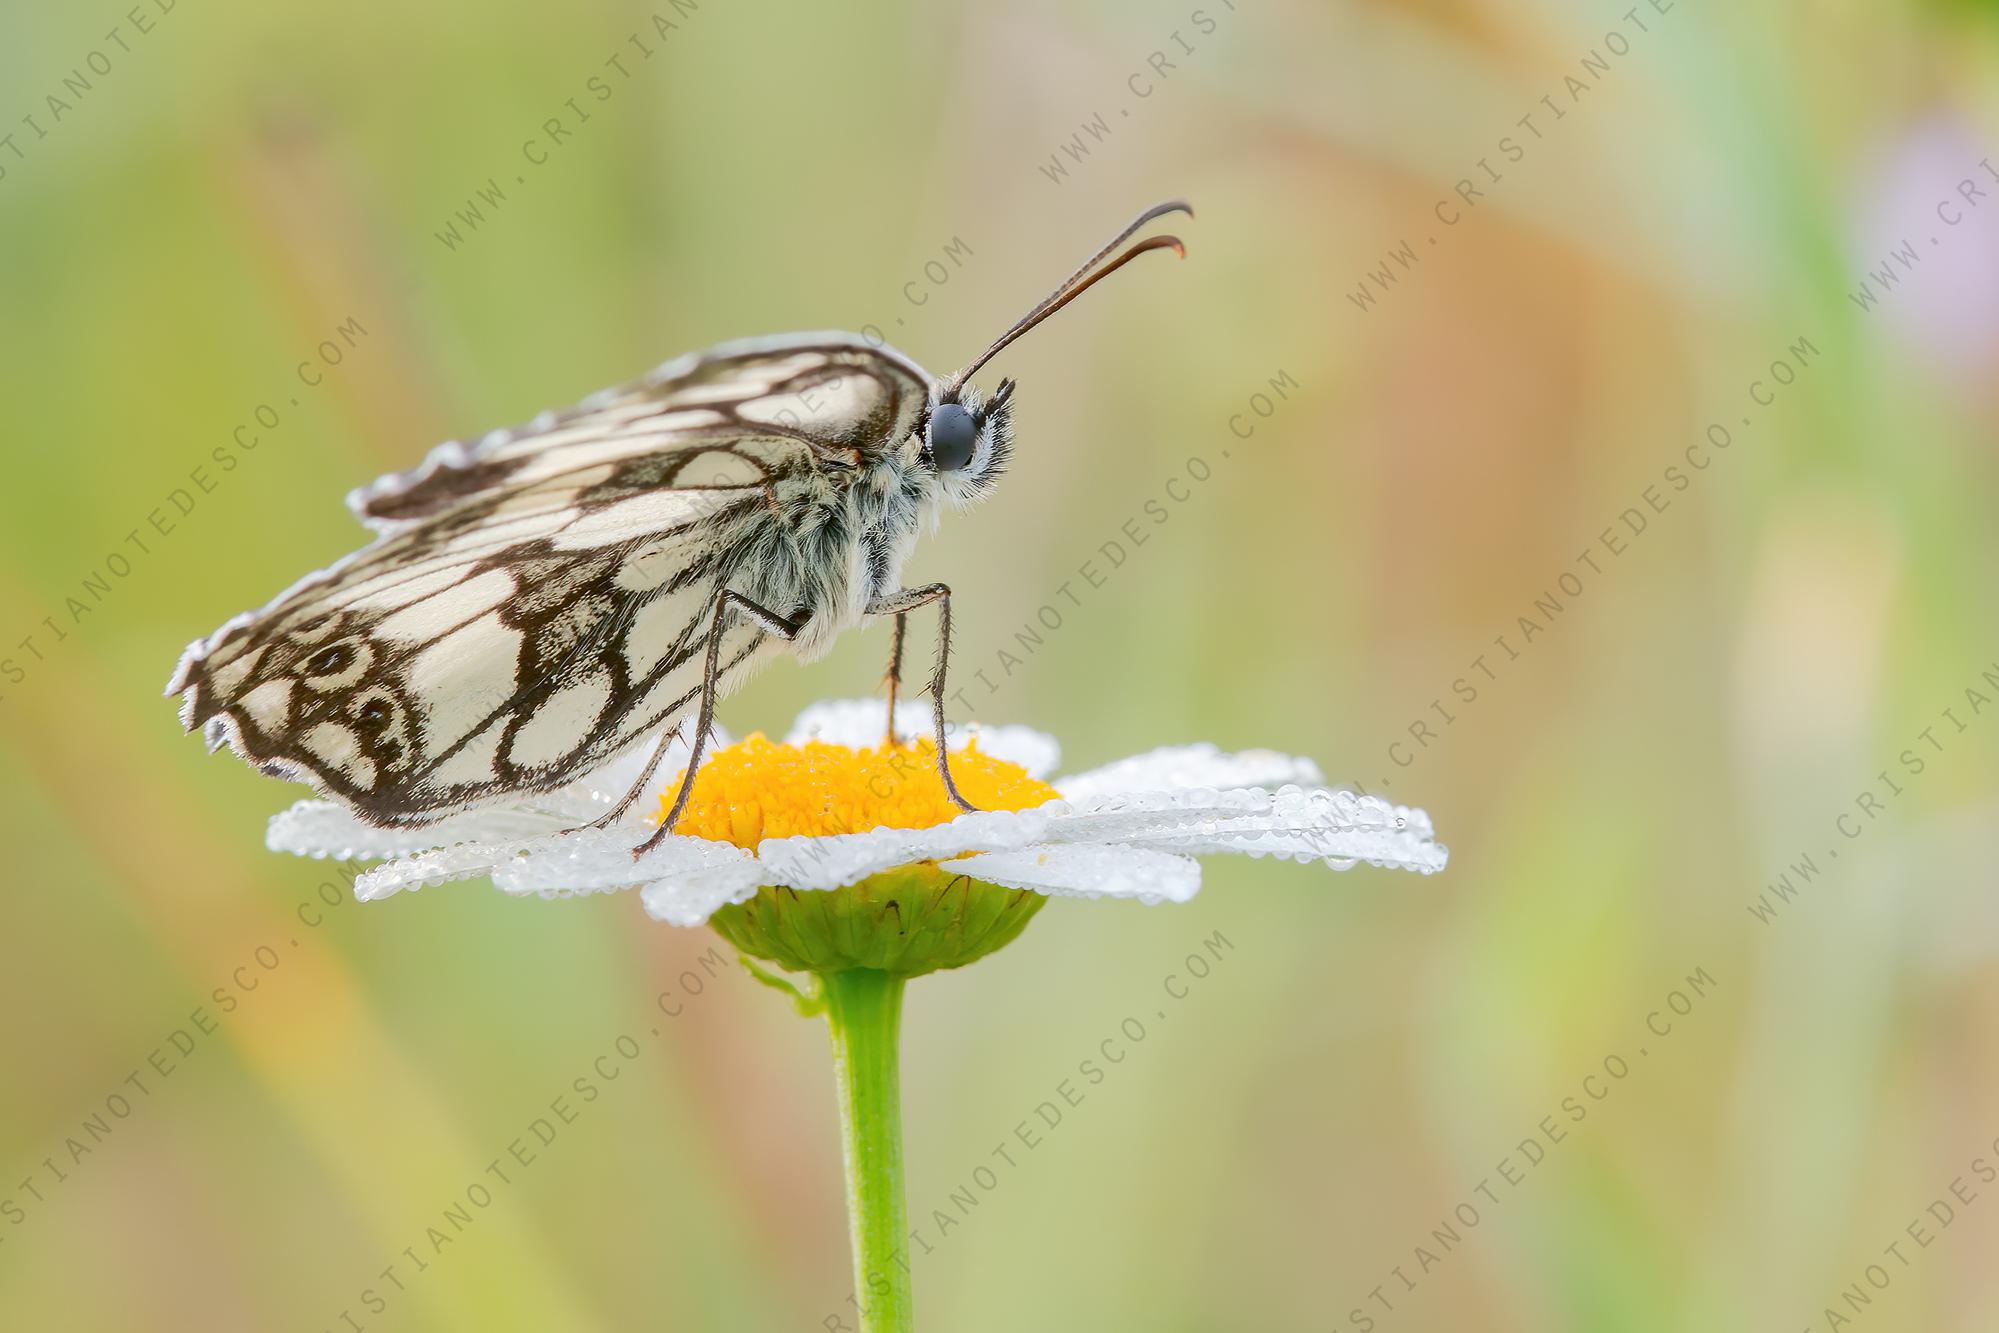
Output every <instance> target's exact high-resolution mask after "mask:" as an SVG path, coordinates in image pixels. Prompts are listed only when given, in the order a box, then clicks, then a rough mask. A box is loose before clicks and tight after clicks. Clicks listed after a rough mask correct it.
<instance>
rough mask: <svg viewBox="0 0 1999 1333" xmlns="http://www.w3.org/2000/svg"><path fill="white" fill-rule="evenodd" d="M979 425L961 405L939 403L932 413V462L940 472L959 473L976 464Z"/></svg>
mask: <svg viewBox="0 0 1999 1333" xmlns="http://www.w3.org/2000/svg"><path fill="white" fill-rule="evenodd" d="M978 442H979V426H978V423H977V422H975V421H973V420H972V414H971V413H970V412H967V411H966V410H965V409H964V407H963V406H962V405H960V404H958V403H939V404H938V405H937V406H936V407H934V408H932V409H931V411H930V461H931V463H932V464H933V465H934V466H935V467H936V469H937V470H938V471H939V472H956V471H957V470H958V469H959V468H962V467H964V466H965V465H966V464H967V463H969V462H971V461H972V452H973V450H974V449H975V448H976V447H977V446H978Z"/></svg>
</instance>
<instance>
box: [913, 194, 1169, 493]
mask: <svg viewBox="0 0 1999 1333" xmlns="http://www.w3.org/2000/svg"><path fill="white" fill-rule="evenodd" d="M1164 213H1185V214H1187V215H1188V216H1189V217H1191V216H1193V213H1194V210H1193V209H1191V208H1189V207H1188V206H1187V205H1186V204H1184V203H1182V202H1180V201H1178V200H1173V201H1171V202H1168V203H1164V204H1155V205H1153V206H1152V207H1151V208H1148V209H1146V210H1145V211H1144V212H1143V213H1140V214H1139V215H1138V216H1137V217H1136V218H1134V219H1133V220H1132V222H1131V224H1130V225H1129V226H1127V227H1126V228H1125V229H1124V230H1123V231H1121V232H1119V233H1118V234H1117V235H1116V236H1114V237H1112V238H1111V240H1110V242H1109V243H1108V244H1106V245H1104V246H1103V247H1102V248H1100V249H1099V250H1098V251H1097V252H1096V253H1095V254H1093V255H1091V256H1090V257H1089V258H1088V259H1087V260H1085V261H1084V262H1083V266H1082V267H1081V268H1079V269H1077V270H1076V271H1075V272H1074V273H1071V274H1070V275H1069V276H1068V277H1067V278H1064V279H1063V280H1062V282H1061V284H1060V285H1058V286H1057V287H1056V288H1055V290H1054V291H1052V292H1050V293H1049V294H1048V295H1047V296H1046V297H1045V298H1044V299H1043V300H1042V301H1041V303H1040V304H1039V305H1037V306H1035V307H1034V309H1032V310H1030V311H1028V312H1027V313H1026V314H1025V315H1023V316H1021V317H1020V318H1019V319H1018V320H1016V321H1015V322H1014V325H1013V327H1012V328H1010V329H1008V330H1007V331H1006V332H1005V333H1002V334H1001V335H1000V336H999V338H998V339H997V340H995V341H994V343H993V345H992V346H991V347H988V348H987V349H986V350H985V351H983V352H981V353H980V354H979V355H978V357H977V358H976V359H975V360H973V362H972V363H971V364H970V365H968V366H966V367H965V368H964V369H963V370H961V371H959V372H958V373H957V374H955V375H953V376H952V377H951V378H950V379H948V380H945V381H944V382H943V383H941V384H939V385H937V386H936V387H935V388H933V389H932V390H931V394H930V403H929V406H928V407H927V408H926V409H925V413H924V419H923V424H922V433H923V448H922V453H921V460H922V463H923V465H924V466H925V467H927V468H929V469H930V470H931V472H932V473H933V474H935V476H936V478H937V484H938V486H939V488H940V489H941V490H942V491H943V492H944V494H945V495H946V496H948V497H950V498H951V499H952V500H954V501H956V502H957V503H959V504H961V505H963V504H970V503H972V502H973V501H975V500H978V499H981V498H983V497H984V495H985V494H986V492H987V491H988V490H990V489H991V488H992V485H993V483H994V482H995V481H997V480H998V479H999V474H1000V473H1001V471H1003V470H1004V469H1005V467H1006V460H1007V455H1008V454H1010V453H1011V452H1012V450H1013V419H1012V416H1011V411H1012V399H1013V381H1012V380H1001V381H1000V385H999V388H997V389H995V390H994V391H993V396H992V397H991V398H986V399H981V397H980V396H979V392H978V390H977V389H974V388H973V387H972V386H971V384H970V383H969V381H970V380H971V378H972V376H973V374H974V373H976V372H977V371H978V370H979V368H980V367H982V366H984V365H985V364H986V362H988V361H990V360H992V359H993V358H994V357H995V356H997V355H999V353H1000V352H1001V351H1002V350H1004V349H1005V348H1006V347H1007V345H1008V344H1010V343H1012V342H1013V341H1014V339H1016V338H1018V337H1020V336H1021V335H1022V334H1023V333H1026V332H1027V331H1028V330H1029V329H1031V328H1033V327H1034V326H1035V325H1037V324H1039V323H1040V322H1041V321H1042V320H1044V319H1047V318H1048V317H1049V316H1050V315H1052V314H1054V313H1055V312H1056V311H1057V310H1060V309H1061V308H1062V307H1063V306H1065V305H1067V304H1069V302H1071V301H1073V300H1075V299H1076V298H1077V297H1078V296H1081V295H1082V294H1083V293H1084V292H1086V291H1088V290H1089V289H1090V287H1092V286H1093V285H1095V284H1096V283H1097V282H1098V281H1099V280H1100V279H1103V278H1107V277H1109V276H1110V275H1111V274H1113V273H1115V272H1117V271H1118V270H1119V269H1121V268H1123V267H1124V266H1125V265H1126V264H1128V263H1130V262H1131V261H1132V260H1134V259H1136V258H1138V257H1139V256H1140V255H1142V254H1144V253H1146V252H1147V251H1148V250H1160V249H1171V250H1172V251H1173V252H1174V253H1176V254H1180V255H1185V254H1186V253H1187V251H1186V248H1185V247H1184V246H1182V245H1181V244H1180V239H1179V237H1177V236H1153V237H1149V238H1147V239H1146V240H1143V241H1140V242H1139V243H1138V244H1136V245H1134V246H1132V247H1131V248H1130V249H1128V250H1126V251H1124V253H1122V254H1120V255H1118V256H1117V258H1115V259H1110V255H1111V252H1112V251H1114V250H1116V249H1117V248H1118V247H1119V246H1120V245H1123V244H1124V243H1125V242H1126V241H1128V240H1130V239H1131V237H1132V235H1133V234H1134V233H1135V232H1137V231H1138V230H1139V228H1141V227H1143V226H1145V224H1146V223H1148V222H1150V221H1152V220H1153V219H1154V218H1156V217H1159V216H1160V215H1161V214H1164ZM1107 259H1108V260H1109V262H1108V263H1106V262H1105V261H1106V260H1107Z"/></svg>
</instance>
